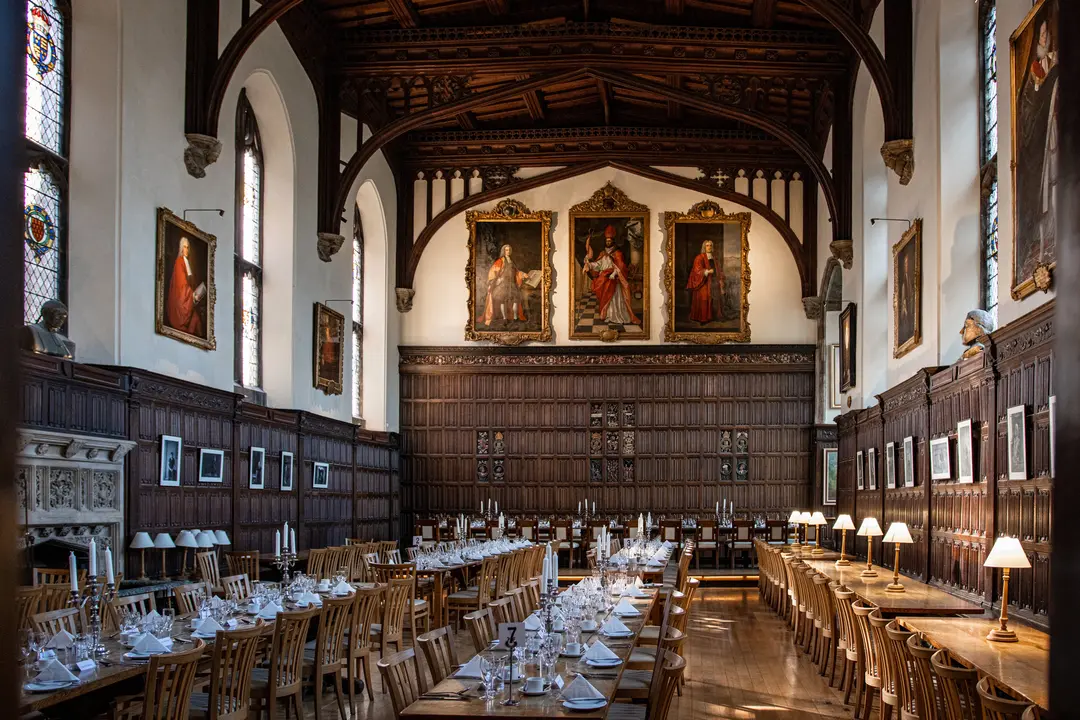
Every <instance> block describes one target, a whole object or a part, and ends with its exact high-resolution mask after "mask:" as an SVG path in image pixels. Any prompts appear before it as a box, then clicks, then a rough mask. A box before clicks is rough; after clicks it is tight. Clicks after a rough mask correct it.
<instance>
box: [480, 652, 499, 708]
mask: <svg viewBox="0 0 1080 720" xmlns="http://www.w3.org/2000/svg"><path fill="white" fill-rule="evenodd" d="M501 666H502V662H501V660H500V658H499V657H498V656H497V655H495V654H494V653H484V654H483V655H481V656H480V678H481V680H483V682H484V694H483V696H482V697H483V699H484V700H494V699H495V695H496V693H497V692H498V685H499V684H500V683H501V682H502V679H501V677H500V673H499V668H500V667H501Z"/></svg>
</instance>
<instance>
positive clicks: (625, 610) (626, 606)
mask: <svg viewBox="0 0 1080 720" xmlns="http://www.w3.org/2000/svg"><path fill="white" fill-rule="evenodd" d="M614 613H615V614H616V615H624V616H625V615H640V614H641V611H640V610H638V609H637V608H636V607H634V604H633V603H631V602H630V601H629V600H627V599H626V598H622V599H620V600H619V604H618V605H616V606H615V610H614Z"/></svg>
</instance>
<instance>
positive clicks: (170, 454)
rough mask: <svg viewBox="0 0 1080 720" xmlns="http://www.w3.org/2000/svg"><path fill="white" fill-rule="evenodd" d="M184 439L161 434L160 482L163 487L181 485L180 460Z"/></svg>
mask: <svg viewBox="0 0 1080 720" xmlns="http://www.w3.org/2000/svg"><path fill="white" fill-rule="evenodd" d="M183 450H184V441H183V440H181V439H180V438H178V437H176V436H175V435H162V436H161V468H160V470H159V471H158V484H159V485H161V486H163V487H180V462H181V458H182V453H183Z"/></svg>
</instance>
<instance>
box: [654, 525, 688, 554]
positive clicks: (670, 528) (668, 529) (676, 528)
mask: <svg viewBox="0 0 1080 720" xmlns="http://www.w3.org/2000/svg"><path fill="white" fill-rule="evenodd" d="M660 539H661V540H662V541H665V542H670V543H673V544H674V545H675V548H676V549H678V548H680V547H682V539H683V532H682V520H661V521H660Z"/></svg>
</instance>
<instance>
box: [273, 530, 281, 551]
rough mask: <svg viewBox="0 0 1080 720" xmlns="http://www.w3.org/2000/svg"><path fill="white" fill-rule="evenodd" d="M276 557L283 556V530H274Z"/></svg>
mask: <svg viewBox="0 0 1080 720" xmlns="http://www.w3.org/2000/svg"><path fill="white" fill-rule="evenodd" d="M274 557H281V531H280V530H275V531H274Z"/></svg>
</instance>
